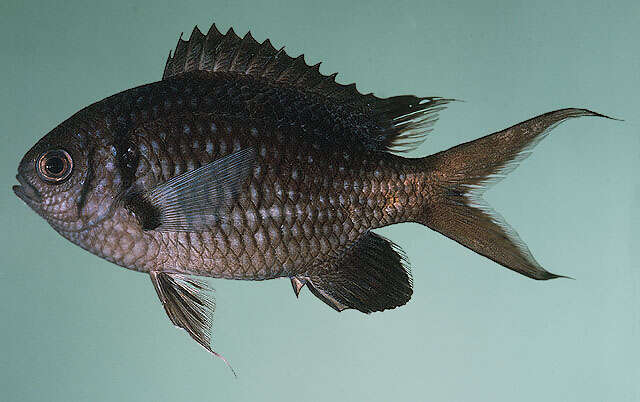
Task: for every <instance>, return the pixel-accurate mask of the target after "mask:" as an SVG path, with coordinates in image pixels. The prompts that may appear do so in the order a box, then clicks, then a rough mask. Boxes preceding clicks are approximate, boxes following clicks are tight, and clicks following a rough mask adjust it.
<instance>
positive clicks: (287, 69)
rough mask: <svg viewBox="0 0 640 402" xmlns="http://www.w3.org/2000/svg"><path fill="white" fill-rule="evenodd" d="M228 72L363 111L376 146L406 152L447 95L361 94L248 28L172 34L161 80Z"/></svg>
mask: <svg viewBox="0 0 640 402" xmlns="http://www.w3.org/2000/svg"><path fill="white" fill-rule="evenodd" d="M197 70H201V71H212V72H232V73H237V74H244V75H248V76H251V77H254V78H256V79H260V80H265V81H268V82H271V83H274V84H281V85H286V86H293V87H295V88H299V89H300V90H302V91H303V92H307V93H312V94H316V95H321V96H323V97H326V98H329V99H331V100H332V101H334V102H338V103H341V104H344V105H345V106H349V107H351V108H352V109H353V110H358V111H360V112H362V113H366V114H367V115H368V116H369V118H370V119H371V120H372V121H374V122H375V123H376V126H377V130H376V132H371V134H370V135H371V136H373V137H375V138H376V141H375V143H376V144H377V145H376V149H377V150H381V151H389V150H390V151H400V152H401V151H406V150H409V149H411V148H412V146H414V145H416V144H419V143H420V142H421V140H422V137H423V136H424V135H425V134H426V133H428V132H429V131H430V127H431V126H432V125H433V123H434V122H435V121H436V120H437V114H438V112H439V111H440V110H442V109H444V107H445V105H446V104H447V103H449V102H450V101H452V99H444V98H439V97H417V96H413V95H404V96H394V97H390V98H378V97H377V96H375V95H373V94H371V93H369V94H361V93H360V92H359V91H358V90H357V88H356V85H355V84H348V85H343V84H340V83H337V82H336V80H335V78H336V75H337V73H333V74H331V75H323V74H322V73H320V63H318V64H315V65H313V66H310V65H308V64H307V63H306V61H305V59H304V55H300V56H298V57H296V58H293V57H291V56H289V55H288V54H287V53H286V52H285V51H284V47H283V48H280V49H279V50H277V49H276V48H274V47H273V46H272V45H271V42H270V41H269V39H266V40H265V41H263V42H262V43H258V42H257V41H256V40H255V39H254V38H253V36H252V35H251V32H247V34H246V35H244V37H243V38H240V37H239V36H238V35H236V33H235V32H234V31H233V28H230V29H229V30H228V31H227V33H226V34H222V33H220V31H218V29H217V28H216V26H215V24H213V25H212V26H211V28H210V29H209V31H208V32H207V34H206V35H204V34H202V32H200V30H199V29H198V27H195V28H194V29H193V31H192V33H191V36H190V37H189V40H187V41H185V40H183V39H182V36H181V37H180V39H178V44H177V45H176V48H175V51H174V52H173V55H171V53H169V58H168V59H167V63H166V65H165V69H164V75H163V77H162V78H163V79H168V78H170V77H174V76H177V75H180V74H183V73H186V72H189V71H197Z"/></svg>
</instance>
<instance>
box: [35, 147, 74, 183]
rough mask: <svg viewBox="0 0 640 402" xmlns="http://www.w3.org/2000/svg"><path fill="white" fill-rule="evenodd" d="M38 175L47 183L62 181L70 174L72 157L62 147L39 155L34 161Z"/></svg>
mask: <svg viewBox="0 0 640 402" xmlns="http://www.w3.org/2000/svg"><path fill="white" fill-rule="evenodd" d="M36 170H37V171H38V176H40V178H41V179H42V180H44V181H46V182H48V183H62V182H63V181H65V180H66V179H67V178H69V176H70V175H71V170H73V159H71V155H69V153H68V152H67V151H65V150H63V149H54V150H51V151H47V152H45V153H43V154H42V155H40V157H39V158H38V161H37V163H36Z"/></svg>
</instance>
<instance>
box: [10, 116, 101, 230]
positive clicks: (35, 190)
mask: <svg viewBox="0 0 640 402" xmlns="http://www.w3.org/2000/svg"><path fill="white" fill-rule="evenodd" d="M86 135H87V133H86V132H84V130H77V129H75V130H74V129H73V128H72V127H70V126H68V125H60V126H58V127H56V128H55V129H53V130H52V131H51V132H49V133H48V134H47V135H45V136H44V137H42V138H41V139H40V140H39V141H38V142H37V143H36V144H35V145H34V146H33V147H32V148H31V149H30V150H29V151H28V152H27V153H26V154H25V155H24V157H23V158H22V160H21V161H20V164H19V165H18V174H17V175H16V178H17V180H18V182H19V183H20V184H19V185H15V186H13V192H14V193H15V194H16V195H17V196H18V197H19V198H20V199H21V200H22V201H24V202H25V203H26V204H27V205H28V206H29V207H30V208H31V209H33V210H34V211H35V212H36V213H38V214H39V215H40V216H42V217H43V218H44V219H46V220H47V221H48V222H49V224H50V225H51V226H53V228H54V229H56V230H58V231H64V230H77V229H79V228H81V227H82V226H83V225H84V222H86V219H83V217H82V216H81V211H80V208H78V202H79V200H80V199H81V197H82V196H81V195H82V192H83V186H84V184H85V181H86V180H87V176H88V174H87V172H89V166H88V160H89V150H88V148H87V147H86V142H85V139H86Z"/></svg>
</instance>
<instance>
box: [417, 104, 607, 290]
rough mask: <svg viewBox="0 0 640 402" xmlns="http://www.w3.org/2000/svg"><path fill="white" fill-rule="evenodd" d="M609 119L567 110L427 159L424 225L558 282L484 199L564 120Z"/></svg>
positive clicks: (499, 260)
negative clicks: (429, 192)
mask: <svg viewBox="0 0 640 402" xmlns="http://www.w3.org/2000/svg"><path fill="white" fill-rule="evenodd" d="M580 116H599V117H607V116H604V115H601V114H599V113H595V112H592V111H590V110H586V109H562V110H556V111H554V112H550V113H546V114H543V115H540V116H538V117H534V118H533V119H530V120H527V121H525V122H522V123H520V124H516V125H515V126H513V127H510V128H507V129H505V130H502V131H499V132H497V133H494V134H490V135H487V136H485V137H482V138H479V139H477V140H475V141H470V142H467V143H464V144H460V145H458V146H455V147H453V148H450V149H448V150H446V151H442V152H439V153H437V154H434V155H431V156H428V157H426V158H425V159H424V160H425V163H426V170H425V172H426V174H427V180H428V181H429V182H431V183H435V184H434V186H435V187H436V190H435V191H434V193H435V195H434V197H433V198H432V199H431V200H429V202H428V205H427V207H426V208H425V210H424V212H423V215H422V216H421V217H420V222H421V223H423V224H424V225H426V226H428V227H429V228H431V229H433V230H435V231H437V232H440V233H442V234H443V235H445V236H447V237H449V238H451V239H453V240H455V241H457V242H458V243H460V244H462V245H463V246H465V247H467V248H469V249H471V250H473V251H475V252H476V253H478V254H481V255H483V256H485V257H487V258H490V259H492V260H493V261H495V262H497V263H498V264H501V265H503V266H505V267H507V268H509V269H512V270H514V271H516V272H519V273H521V274H523V275H526V276H528V277H530V278H533V279H540V280H542V279H553V278H558V277H560V275H555V274H552V273H551V272H548V271H547V270H545V269H544V268H542V267H541V266H540V264H538V262H537V261H536V260H535V258H534V257H533V255H532V254H531V251H529V248H528V247H527V245H526V244H525V243H524V242H523V241H522V240H521V239H520V237H519V236H518V233H516V231H515V230H513V228H512V227H511V226H509V224H508V223H507V222H506V221H505V220H504V219H503V218H502V216H500V214H498V213H497V212H495V211H494V210H493V209H492V208H491V207H490V206H489V205H488V204H487V203H486V202H485V201H484V200H483V198H482V194H483V193H484V191H485V190H486V189H487V187H488V186H489V185H491V184H493V183H495V182H497V181H499V180H500V179H502V178H503V177H504V176H505V175H507V174H508V173H509V172H511V171H512V170H513V169H515V168H516V167H517V165H518V164H519V163H520V161H522V160H523V159H524V158H526V157H527V156H528V155H529V154H530V153H531V150H532V149H533V147H534V146H535V145H536V144H537V143H538V142H539V141H540V140H541V139H542V138H544V137H545V136H546V135H547V134H548V133H549V131H550V130H551V129H552V128H553V127H555V126H556V125H557V124H559V123H561V122H562V121H564V120H566V119H569V118H572V117H580Z"/></svg>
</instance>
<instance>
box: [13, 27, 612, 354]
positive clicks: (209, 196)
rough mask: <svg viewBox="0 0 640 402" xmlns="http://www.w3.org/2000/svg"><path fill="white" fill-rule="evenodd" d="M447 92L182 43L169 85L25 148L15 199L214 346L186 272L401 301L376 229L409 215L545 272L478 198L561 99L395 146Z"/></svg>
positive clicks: (108, 105) (334, 299) (378, 306)
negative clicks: (146, 282) (147, 291)
mask: <svg viewBox="0 0 640 402" xmlns="http://www.w3.org/2000/svg"><path fill="white" fill-rule="evenodd" d="M451 101H452V99H447V98H439V97H417V96H413V95H402V96H394V97H390V98H379V97H376V96H374V95H372V94H366V95H363V94H361V93H359V92H358V91H357V89H356V87H355V85H354V84H352V85H342V84H339V83H337V82H336V81H335V74H332V75H329V76H325V75H322V74H321V73H320V71H319V65H315V66H308V65H307V64H306V62H305V60H304V56H299V57H297V58H293V57H290V56H289V55H287V54H286V53H285V52H284V51H283V50H282V49H281V50H276V49H275V48H274V47H273V46H272V45H271V43H270V42H269V41H268V40H265V41H264V42H262V43H258V42H257V41H256V40H255V39H254V38H253V37H252V36H251V34H250V33H248V34H247V35H245V36H244V37H243V38H240V37H239V36H237V35H236V34H235V32H233V30H229V31H228V32H227V33H226V34H222V33H220V32H219V31H218V30H217V28H216V27H215V26H212V27H211V29H210V30H209V31H208V32H207V34H206V35H204V34H202V33H201V32H200V31H199V30H198V29H197V28H196V29H194V31H193V32H192V34H191V37H190V38H189V40H187V41H184V40H182V39H180V40H179V41H178V45H177V46H176V49H175V52H174V53H173V55H172V54H171V53H170V55H169V58H168V59H167V62H166V64H165V69H164V75H163V79H162V80H161V81H158V82H154V83H150V84H146V85H142V86H139V87H136V88H132V89H129V90H126V91H123V92H121V93H118V94H115V95H113V96H110V97H108V98H106V99H103V100H101V101H99V102H96V103H94V104H93V105H90V106H88V107H86V108H84V109H82V110H80V111H79V112H77V113H76V114H74V115H73V116H71V117H70V118H69V119H67V120H65V121H64V122H63V123H61V124H60V125H59V126H58V127H56V128H54V129H53V130H52V131H51V132H50V133H48V134H47V135H45V136H44V137H43V138H42V139H40V141H38V142H37V143H36V144H35V145H34V146H33V147H32V148H31V149H30V150H29V151H28V152H27V153H26V154H25V156H24V157H23V159H22V161H21V162H20V165H19V166H18V175H17V176H16V177H17V179H18V181H19V183H20V185H16V186H14V188H13V189H14V192H15V193H16V195H17V196H18V197H20V199H22V200H23V201H24V202H25V203H26V204H27V205H28V206H29V207H31V208H32V209H33V210H34V211H35V212H37V213H38V214H39V215H41V216H42V217H43V218H44V219H46V220H47V222H48V223H49V224H50V225H51V226H52V227H53V228H54V229H55V230H56V231H57V232H58V233H60V234H61V235H62V236H64V237H65V238H67V239H69V240H70V241H72V242H73V243H75V244H77V245H79V246H80V247H82V248H84V249H86V250H88V251H90V252H91V253H94V254H96V255H98V256H100V257H103V258H105V259H106V260H108V261H111V262H113V263H115V264H118V265H121V266H123V267H126V268H129V269H132V270H136V271H141V272H145V273H147V274H149V277H150V279H151V281H152V284H153V286H154V289H155V290H156V293H157V295H158V298H159V299H160V301H161V302H162V305H163V307H164V309H165V311H166V313H167V315H168V317H169V318H170V320H171V321H172V322H173V324H175V325H176V326H178V327H180V328H183V329H184V330H185V331H187V333H188V334H189V335H190V336H191V337H192V338H193V339H194V340H195V341H197V342H198V343H199V344H200V345H202V346H203V347H205V348H206V349H207V350H208V351H209V352H211V353H213V354H214V355H216V356H219V355H218V354H217V353H216V352H214V350H213V348H212V347H211V344H210V341H211V323H212V319H211V316H212V314H213V309H214V308H215V304H214V302H213V298H212V295H211V289H209V288H208V286H207V285H206V283H204V282H203V281H201V280H199V279H196V278H195V276H204V277H215V278H227V279H243V280H266V279H274V278H279V277H286V278H289V279H290V280H291V284H292V287H293V290H294V293H295V295H296V296H298V295H299V293H300V292H301V290H302V288H303V287H304V286H306V287H307V288H308V290H309V291H311V292H312V293H313V294H314V295H315V296H316V297H318V298H319V299H320V300H321V301H323V302H324V303H326V304H327V305H329V306H330V307H332V308H334V309H335V310H337V311H342V310H345V309H357V310H359V311H361V312H364V313H371V312H374V311H382V310H387V309H392V308H396V307H398V306H402V305H404V304H405V303H407V302H408V301H409V300H410V298H411V296H412V294H413V288H412V286H413V280H412V277H411V272H410V270H409V264H408V259H407V256H406V255H405V254H404V252H403V251H402V250H401V248H400V247H399V246H398V245H396V244H394V243H393V242H392V241H390V240H388V239H385V238H384V237H382V236H379V235H377V234H376V233H375V232H373V230H374V229H376V228H379V227H383V226H388V225H392V224H396V223H402V222H417V223H420V224H422V225H424V226H427V227H429V228H431V229H433V230H435V231H437V232H439V233H441V234H443V235H445V236H447V237H449V238H451V239H453V240H454V241H456V242H458V243H460V244H461V245H463V246H465V247H467V248H469V249H471V250H473V251H475V252H476V253H478V254H480V255H483V256H485V257H487V258H490V259H491V260H493V261H495V262H497V263H499V264H501V265H503V266H505V267H507V268H509V269H511V270H513V271H515V272H518V273H520V274H523V275H525V276H528V277H530V278H534V279H541V280H544V279H553V278H557V277H559V275H556V274H553V273H551V272H549V271H547V270H545V269H544V268H543V267H542V266H541V265H540V264H539V263H538V262H537V261H536V259H535V258H534V257H533V255H532V253H531V252H530V250H529V249H528V247H527V246H526V244H525V243H524V242H523V241H522V239H521V238H520V237H519V236H518V234H517V233H516V232H515V230H514V229H513V228H511V226H509V224H508V223H507V222H505V221H504V219H503V218H502V217H501V216H500V215H499V214H498V213H496V212H495V211H493V210H492V209H491V208H490V207H489V206H488V204H487V203H486V202H485V201H484V200H483V199H482V193H483V192H484V191H485V190H486V188H487V187H488V186H489V185H490V184H492V183H494V182H496V181H497V180H499V179H500V178H501V177H503V176H504V175H506V174H507V173H509V172H510V171H512V170H513V169H514V168H515V167H516V166H517V164H518V163H519V162H520V161H522V160H523V159H524V158H525V157H526V156H527V155H528V154H529V153H530V152H531V149H532V148H533V147H534V146H535V145H536V144H537V143H538V142H539V141H540V140H541V139H542V138H544V137H545V136H546V135H547V134H548V133H549V131H550V130H551V128H553V127H555V126H556V125H557V124H558V123H560V122H562V121H565V120H567V119H570V118H574V117H580V116H600V117H606V116H603V115H601V114H598V113H595V112H592V111H589V110H586V109H574V108H568V109H561V110H556V111H554V112H549V113H546V114H543V115H540V116H537V117H534V118H532V119H530V120H527V121H524V122H522V123H519V124H516V125H514V126H512V127H509V128H507V129H504V130H502V131H498V132H496V133H493V134H490V135H487V136H485V137H482V138H479V139H477V140H474V141H470V142H467V143H464V144H460V145H458V146H455V147H452V148H450V149H448V150H445V151H442V152H438V153H436V154H433V155H430V156H427V157H422V158H405V157H402V156H401V155H400V153H401V152H404V151H407V150H409V149H411V148H412V147H414V146H416V144H419V143H420V142H421V140H423V139H424V136H425V135H426V134H427V133H428V132H430V131H431V129H432V125H433V123H434V122H435V120H436V119H437V116H438V113H439V112H440V111H442V109H444V107H445V106H446V105H447V104H448V103H449V102H451Z"/></svg>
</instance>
